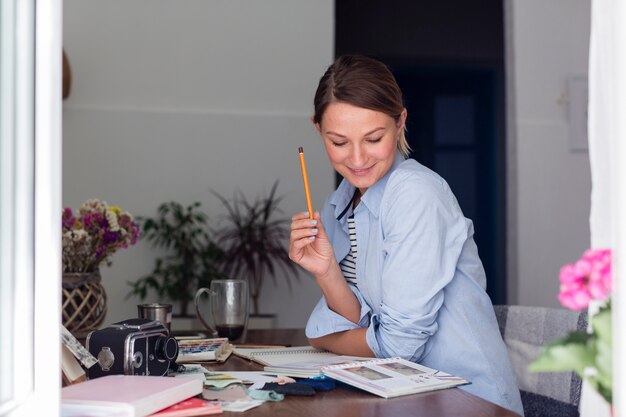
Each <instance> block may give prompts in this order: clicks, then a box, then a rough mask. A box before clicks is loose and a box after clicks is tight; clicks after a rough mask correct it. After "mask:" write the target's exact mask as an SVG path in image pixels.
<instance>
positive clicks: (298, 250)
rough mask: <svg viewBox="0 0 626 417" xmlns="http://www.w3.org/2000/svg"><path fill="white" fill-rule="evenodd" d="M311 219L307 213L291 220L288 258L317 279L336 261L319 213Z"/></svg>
mask: <svg viewBox="0 0 626 417" xmlns="http://www.w3.org/2000/svg"><path fill="white" fill-rule="evenodd" d="M313 217H314V218H313V219H312V220H311V219H310V218H309V214H308V213H297V214H295V215H294V216H293V217H292V218H291V234H290V237H289V258H291V260H292V261H294V262H295V263H297V264H298V265H300V266H301V267H302V268H304V269H306V270H307V271H309V272H310V273H312V274H313V275H315V276H316V277H318V278H319V277H323V276H324V275H326V274H327V273H328V272H329V269H330V266H331V265H332V263H333V262H336V260H335V252H334V251H333V247H332V246H331V244H330V241H329V240H328V235H326V230H324V225H323V224H322V222H321V220H320V215H319V213H318V212H315V213H314V216H313Z"/></svg>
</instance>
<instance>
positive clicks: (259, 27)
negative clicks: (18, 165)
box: [63, 0, 334, 327]
mask: <svg viewBox="0 0 626 417" xmlns="http://www.w3.org/2000/svg"><path fill="white" fill-rule="evenodd" d="M64 48H65V50H66V52H67V54H68V57H69V60H70V63H71V67H72V73H73V85H72V92H71V95H70V97H69V98H68V99H67V100H66V101H65V102H64V116H63V121H64V136H63V140H64V145H63V188H64V189H63V205H64V206H70V207H74V208H77V207H78V206H79V205H80V204H81V203H82V202H83V201H85V200H86V199H88V198H93V197H96V198H100V199H103V200H106V201H107V202H109V203H111V204H117V205H120V206H121V207H122V208H123V209H125V210H128V211H130V212H131V213H133V214H134V215H143V216H150V215H154V214H156V208H157V206H158V205H159V204H160V203H162V202H165V201H170V200H176V201H178V202H180V203H183V204H189V203H192V202H194V201H201V202H202V203H203V207H204V208H205V209H206V210H207V212H208V213H209V215H210V216H211V217H212V218H213V219H214V220H216V221H217V218H218V217H219V215H220V213H222V212H223V210H222V209H221V207H220V204H219V202H218V201H216V199H215V198H212V196H211V195H210V193H209V189H214V190H216V191H218V192H219V193H221V194H222V195H225V196H231V195H232V193H233V192H234V191H235V190H236V189H239V190H241V191H243V192H244V194H246V195H247V196H248V197H250V198H253V197H255V196H256V195H257V193H259V192H268V191H269V189H270V187H271V185H272V183H273V182H274V180H275V179H277V178H280V186H279V193H281V194H285V195H286V197H285V199H284V203H283V205H282V209H283V211H284V212H285V216H286V217H290V216H291V214H292V213H294V212H296V211H301V210H304V209H305V208H306V205H305V200H304V193H303V191H302V179H301V176H300V171H299V169H300V168H299V162H298V157H297V153H296V152H297V147H298V146H300V145H302V146H304V148H305V150H306V155H307V165H308V168H309V175H310V180H311V186H312V197H313V200H314V205H315V206H316V207H318V208H321V205H322V202H323V199H324V198H325V196H326V195H327V194H328V193H329V192H330V191H332V189H333V186H334V177H333V171H332V168H331V167H330V165H329V163H328V161H327V158H326V156H325V153H324V151H323V148H322V146H321V144H320V143H318V138H317V136H316V134H315V131H314V129H313V127H312V125H311V124H310V122H309V117H310V115H311V114H312V98H313V93H314V90H315V87H316V86H317V81H318V80H319V77H320V76H321V75H322V73H323V71H324V70H325V68H326V67H327V66H328V65H329V64H330V63H331V61H332V59H333V2H332V1H331V0H323V1H316V2H310V1H305V0H298V1H294V0H264V1H262V2H261V1H258V2H257V1H242V0H211V1H209V0H186V1H184V2H182V3H181V2H177V1H167V0H134V1H131V2H129V1H121V0H107V1H96V0H65V1H64ZM285 243H286V242H285ZM154 256H155V255H154V253H153V251H152V249H151V248H150V247H149V245H148V244H147V243H146V242H141V241H140V242H139V243H138V244H137V245H136V246H134V247H131V248H129V249H127V250H123V251H121V252H118V253H116V254H115V255H114V256H113V258H112V259H113V266H112V267H111V268H106V267H105V268H103V271H102V276H103V281H104V285H105V288H106V290H107V293H108V297H109V303H108V305H109V312H108V315H107V318H106V320H105V324H106V323H111V322H114V321H119V320H122V319H126V318H130V317H135V316H136V313H137V312H136V307H135V305H136V304H137V303H138V302H139V300H137V299H135V298H130V299H125V297H126V295H127V293H128V291H129V289H130V287H129V286H128V285H127V281H133V280H135V279H137V278H139V277H141V276H142V275H144V274H146V273H149V272H150V271H151V270H152V266H153V259H154ZM278 282H279V286H278V287H275V286H274V284H273V283H272V281H271V280H268V283H267V284H266V287H265V289H264V292H263V294H262V297H261V298H262V299H261V310H262V311H263V312H266V313H278V315H279V323H278V324H279V326H280V327H303V326H304V324H305V322H306V318H307V317H308V314H309V313H310V311H311V309H312V307H313V305H314V303H315V302H316V301H317V299H318V297H319V296H320V292H319V290H318V289H317V286H316V285H315V284H314V282H313V281H312V280H311V278H310V277H308V276H305V275H304V274H303V276H302V277H301V279H300V280H299V282H294V285H293V291H292V292H291V293H290V292H289V291H288V290H287V286H286V284H285V281H284V279H283V278H282V277H279V278H278ZM146 301H156V298H150V299H147V300H146Z"/></svg>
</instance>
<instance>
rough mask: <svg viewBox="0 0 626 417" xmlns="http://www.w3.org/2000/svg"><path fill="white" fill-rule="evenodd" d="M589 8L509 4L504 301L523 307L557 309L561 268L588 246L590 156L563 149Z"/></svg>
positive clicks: (560, 1) (566, 2) (520, 0)
mask: <svg viewBox="0 0 626 417" xmlns="http://www.w3.org/2000/svg"><path fill="white" fill-rule="evenodd" d="M590 9H591V5H590V1H589V0H553V1H548V2H546V1H541V0H512V1H510V2H509V4H508V10H507V13H508V16H507V23H509V24H510V25H509V27H508V31H509V37H510V38H509V41H508V43H507V47H508V48H510V49H509V50H508V51H507V56H508V62H507V72H508V74H509V76H512V77H513V79H512V80H510V82H509V87H510V89H509V93H512V95H511V96H510V100H511V101H510V104H512V106H510V107H509V110H512V111H513V115H511V116H512V117H511V118H510V121H511V122H512V125H511V129H512V133H513V134H512V135H510V136H509V138H510V139H511V140H513V142H512V143H510V144H509V145H510V153H509V157H510V158H512V160H510V166H511V167H516V169H514V170H512V171H510V172H511V173H512V175H510V177H509V187H510V191H511V193H512V195H511V198H512V201H516V202H517V204H516V205H515V206H513V207H512V208H511V209H510V210H509V213H513V214H514V216H513V217H512V218H511V220H512V221H513V224H511V230H512V233H511V235H510V238H511V239H513V241H512V242H510V243H511V245H510V246H511V248H512V249H513V253H512V254H511V256H512V260H513V263H512V265H514V268H513V271H512V272H513V274H512V278H513V279H516V280H517V284H516V286H515V287H514V288H512V295H513V297H512V299H511V302H517V303H519V304H523V305H540V306H558V301H557V297H556V296H557V294H558V286H559V282H558V273H559V268H560V266H561V265H563V264H564V263H569V262H573V261H575V260H576V259H578V257H579V256H580V255H581V254H582V252H583V250H584V249H586V248H587V247H588V246H589V207H590V197H589V196H590V192H591V178H590V170H589V155H588V153H587V152H573V151H571V150H570V147H569V139H568V122H569V120H568V113H567V110H568V103H567V99H568V97H567V79H568V77H570V76H579V75H582V76H586V75H587V72H588V71H587V67H588V48H589V25H590ZM511 89H512V90H511ZM515 212H516V215H517V217H516V218H515ZM515 261H516V262H515ZM514 284H515V283H514Z"/></svg>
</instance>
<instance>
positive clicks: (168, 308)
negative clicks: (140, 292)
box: [137, 303, 172, 334]
mask: <svg viewBox="0 0 626 417" xmlns="http://www.w3.org/2000/svg"><path fill="white" fill-rule="evenodd" d="M137 317H139V318H140V319H150V320H158V321H160V322H161V324H162V325H163V326H165V327H166V328H167V331H168V333H169V334H172V305H171V304H159V303H150V304H137Z"/></svg>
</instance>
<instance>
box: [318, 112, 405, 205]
mask: <svg viewBox="0 0 626 417" xmlns="http://www.w3.org/2000/svg"><path fill="white" fill-rule="evenodd" d="M405 120H406V109H404V110H403V111H402V115H401V116H400V120H398V122H396V121H395V120H394V119H393V118H392V117H391V116H388V115H387V114H385V113H381V112H378V111H375V110H369V109H364V108H361V107H356V106H353V105H351V104H347V103H342V102H335V103H331V104H330V105H329V106H328V107H327V108H326V111H325V112H324V115H323V116H322V120H321V123H319V124H316V125H315V127H316V128H317V130H318V132H319V133H320V136H321V137H322V140H323V141H324V146H326V152H327V153H328V158H329V159H330V162H331V164H332V165H333V168H335V170H336V171H337V172H338V173H339V174H340V175H342V176H343V177H344V178H345V179H346V180H347V181H349V182H350V184H352V185H354V186H355V187H356V188H358V189H359V190H360V191H361V195H363V194H365V191H367V189H368V188H369V187H371V186H372V185H374V184H375V183H376V182H377V181H378V180H379V179H381V178H382V177H384V176H385V175H386V174H387V172H389V169H391V166H392V165H393V162H394V160H395V157H396V147H397V141H398V136H399V134H400V132H401V131H402V129H404V122H405Z"/></svg>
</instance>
